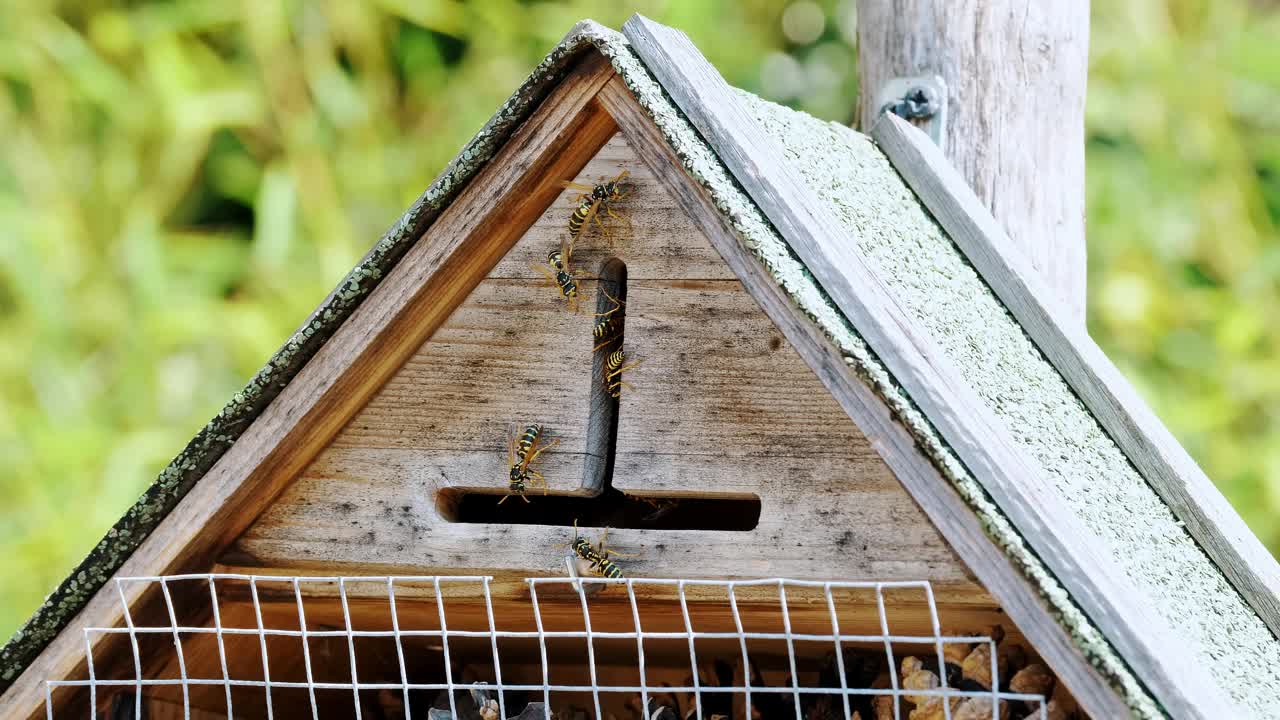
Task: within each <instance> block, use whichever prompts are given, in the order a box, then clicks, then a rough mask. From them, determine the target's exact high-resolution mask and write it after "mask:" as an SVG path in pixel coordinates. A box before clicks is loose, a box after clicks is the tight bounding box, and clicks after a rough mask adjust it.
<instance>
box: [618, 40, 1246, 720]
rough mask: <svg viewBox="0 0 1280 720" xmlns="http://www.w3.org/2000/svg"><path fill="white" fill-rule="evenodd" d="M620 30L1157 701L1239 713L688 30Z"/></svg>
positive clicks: (1205, 713) (1200, 713) (1195, 712)
mask: <svg viewBox="0 0 1280 720" xmlns="http://www.w3.org/2000/svg"><path fill="white" fill-rule="evenodd" d="M624 33H625V34H626V36H627V39H628V40H630V41H631V45H632V47H633V49H635V51H636V52H637V53H638V54H639V55H640V57H641V58H642V59H643V60H644V61H645V65H646V66H647V67H648V68H649V70H650V71H651V72H653V73H654V75H655V76H656V77H657V78H658V80H659V82H661V83H662V86H663V88H664V89H665V90H666V92H667V93H668V94H669V95H670V96H671V97H672V98H673V99H674V100H675V102H676V104H677V105H679V107H680V109H681V110H682V111H683V112H684V114H685V116H686V117H688V118H689V120H690V122H691V123H692V124H693V125H694V127H696V128H697V129H698V131H699V132H700V134H701V135H702V137H703V138H704V139H706V141H707V142H708V143H709V144H710V145H711V146H712V147H713V148H714V149H715V150H716V152H717V154H718V155H719V157H720V159H721V160H722V161H723V162H724V163H725V165H726V166H727V167H728V168H729V169H730V171H731V172H732V173H733V174H734V176H735V177H736V179H737V180H738V182H739V183H741V184H742V186H743V188H744V189H745V190H746V192H747V193H748V194H749V195H750V196H751V197H752V199H753V200H754V201H755V202H756V204H757V205H758V206H759V207H760V208H761V210H762V211H763V212H764V213H765V215H766V216H767V217H768V218H769V220H770V221H771V222H772V223H773V225H774V226H775V227H776V228H778V230H779V232H780V233H781V234H782V235H783V237H785V238H786V239H787V241H788V242H789V244H790V246H791V248H792V249H793V250H794V251H795V252H796V254H797V255H798V256H799V257H800V259H801V260H802V261H803V262H804V263H805V265H806V267H807V268H808V269H809V271H810V272H811V273H813V275H814V277H815V278H816V279H817V280H818V282H819V283H820V284H821V285H822V287H823V289H825V290H826V291H827V293H828V294H829V295H830V297H831V298H832V300H833V301H834V302H835V303H836V305H837V306H838V307H839V308H840V309H841V310H842V311H843V312H844V314H845V316H846V317H848V318H849V320H850V322H852V323H853V325H854V327H855V328H857V330H858V331H859V333H860V334H861V335H862V336H863V338H864V339H865V340H866V341H867V343H868V345H869V346H870V347H871V349H872V351H873V352H875V353H876V355H877V357H879V358H880V360H881V361H882V362H883V363H884V364H885V366H886V367H887V368H888V370H889V371H890V372H891V373H892V374H893V376H894V378H895V379H896V380H897V381H898V382H899V383H901V384H902V386H903V388H904V389H905V390H906V392H907V394H908V395H910V397H911V398H912V399H913V400H914V401H915V403H916V404H917V406H919V407H920V409H921V410H922V411H923V412H924V413H925V415H926V416H927V417H928V418H929V419H930V421H931V422H932V423H933V425H934V427H936V428H937V430H938V431H939V432H940V433H941V434H942V436H943V437H944V438H945V439H946V440H947V442H948V444H950V445H951V447H952V448H953V449H954V450H955V451H956V454H957V455H958V456H959V457H960V459H961V460H962V461H963V462H964V463H965V464H966V465H967V466H968V468H969V471H970V472H971V473H973V475H974V477H976V478H977V479H978V480H979V481H980V482H981V483H983V486H984V487H985V488H986V490H987V492H988V493H990V494H991V496H992V497H993V499H995V501H996V502H997V503H998V504H999V505H1000V507H1001V509H1002V510H1003V511H1004V512H1005V513H1006V514H1007V515H1008V516H1009V518H1010V519H1011V520H1012V521H1013V523H1014V525H1015V526H1016V527H1018V528H1019V530H1020V532H1021V533H1022V534H1023V536H1024V537H1025V538H1026V540H1027V541H1028V542H1029V543H1030V545H1031V546H1032V547H1033V548H1035V550H1036V551H1037V553H1038V554H1039V556H1040V557H1041V558H1042V559H1043V560H1044V561H1045V563H1046V565H1048V566H1049V567H1050V568H1051V569H1052V570H1053V572H1054V574H1055V575H1056V576H1057V577H1058V579H1059V581H1060V582H1062V584H1063V585H1064V586H1065V587H1066V588H1067V589H1068V590H1069V591H1070V592H1071V595H1072V597H1073V599H1074V600H1075V601H1076V602H1077V603H1078V604H1079V605H1080V606H1081V607H1082V608H1083V609H1084V610H1085V612H1086V613H1087V614H1088V615H1089V617H1090V619H1091V620H1092V621H1093V622H1094V623H1095V624H1096V625H1097V626H1098V627H1099V629H1101V630H1102V632H1103V633H1104V634H1105V635H1106V636H1107V638H1108V640H1110V641H1111V642H1112V643H1113V644H1114V645H1115V646H1116V648H1117V649H1118V650H1119V652H1120V653H1121V654H1122V655H1123V656H1124V657H1125V658H1126V659H1127V660H1128V661H1129V662H1130V663H1131V664H1132V666H1133V667H1134V669H1135V672H1137V673H1138V675H1139V677H1141V678H1142V680H1143V681H1144V682H1145V683H1146V684H1147V686H1148V687H1149V688H1150V689H1151V691H1152V692H1153V694H1154V695H1155V697H1156V698H1157V699H1158V700H1159V701H1160V702H1161V704H1162V705H1164V707H1165V708H1167V709H1168V710H1169V711H1170V712H1172V713H1174V714H1175V715H1178V716H1185V717H1205V718H1209V717H1222V716H1223V714H1224V713H1228V712H1229V711H1228V708H1230V707H1231V706H1230V705H1229V704H1228V703H1227V702H1226V701H1225V700H1223V699H1222V698H1221V697H1220V696H1219V692H1218V690H1217V688H1216V687H1213V686H1212V685H1210V684H1209V683H1208V682H1206V681H1205V679H1204V676H1203V673H1202V672H1200V671H1199V669H1198V668H1195V667H1194V666H1192V664H1191V662H1190V658H1187V657H1185V656H1184V654H1183V653H1181V651H1180V648H1176V647H1173V646H1172V645H1171V644H1170V643H1169V642H1167V640H1166V638H1167V637H1168V631H1167V629H1166V627H1165V626H1164V625H1163V624H1162V623H1161V622H1159V621H1158V620H1157V619H1156V618H1153V617H1151V615H1150V613H1148V612H1146V611H1145V609H1144V608H1142V607H1139V606H1138V605H1137V604H1136V603H1134V602H1133V600H1132V598H1133V597H1134V592H1133V590H1132V584H1131V583H1129V582H1128V581H1127V579H1126V578H1125V577H1124V576H1123V574H1122V573H1121V572H1120V571H1119V569H1118V568H1117V567H1116V565H1115V563H1114V562H1113V561H1112V560H1111V559H1110V558H1109V557H1108V556H1107V555H1106V554H1105V552H1104V551H1103V549H1102V548H1100V547H1099V546H1098V544H1097V543H1096V542H1095V541H1094V540H1093V539H1092V537H1091V535H1090V534H1089V533H1088V532H1087V530H1086V529H1085V527H1084V525H1083V524H1082V523H1080V522H1079V521H1078V520H1077V519H1076V518H1075V517H1074V516H1072V515H1070V513H1067V512H1064V511H1063V510H1062V508H1061V501H1060V499H1059V498H1058V497H1057V495H1056V492H1055V490H1054V489H1053V488H1052V487H1051V486H1050V485H1049V483H1048V482H1047V480H1046V479H1045V478H1043V477H1040V476H1039V475H1038V474H1037V473H1036V471H1035V470H1034V468H1035V464H1034V462H1032V461H1031V460H1030V459H1028V458H1026V457H1025V456H1024V454H1023V453H1022V452H1021V451H1020V450H1019V449H1018V448H1017V446H1016V445H1015V444H1014V442H1013V441H1012V439H1011V438H1009V437H1008V434H1007V432H1005V431H1004V430H1003V429H1002V426H1001V425H1000V423H999V421H998V420H997V419H996V418H995V417H994V416H993V415H992V413H991V411H990V410H989V409H988V408H987V407H985V406H984V405H983V404H982V402H981V401H980V400H979V399H978V398H977V396H976V393H975V392H974V390H973V389H972V388H971V387H969V386H968V385H967V384H966V383H965V382H964V381H963V380H962V378H961V375H960V373H959V372H957V371H956V369H955V368H954V367H952V366H951V363H950V362H949V361H948V360H947V358H946V357H945V356H944V354H943V353H942V352H941V351H939V350H938V348H936V347H935V346H934V344H933V343H932V341H931V340H930V339H929V338H928V337H926V336H924V335H922V334H921V333H919V332H918V331H917V330H916V329H915V328H914V323H913V322H912V321H911V318H910V317H909V316H908V315H907V313H906V312H904V311H903V309H902V308H901V307H900V306H898V305H897V303H896V302H895V301H894V298H893V296H892V295H891V294H890V293H889V291H888V290H887V289H886V288H885V287H884V285H883V284H882V283H881V282H880V280H879V279H878V278H877V277H876V276H875V275H874V274H873V273H872V272H871V271H870V269H869V268H868V267H867V266H866V264H865V262H864V261H863V259H862V258H861V257H859V256H858V255H857V254H856V253H855V252H854V249H853V248H854V244H853V243H850V242H849V241H848V239H847V237H846V236H847V233H846V232H845V230H844V229H843V228H841V227H840V226H839V225H838V224H837V223H836V221H835V219H834V218H833V217H832V216H831V212H830V210H829V209H828V208H826V207H825V206H824V205H823V204H822V203H821V202H820V201H819V200H818V199H817V197H816V196H815V195H814V194H813V193H812V192H810V191H809V190H808V189H807V188H806V186H805V184H804V181H803V180H802V179H801V178H800V177H799V175H798V173H797V172H796V171H795V170H794V169H792V168H791V167H790V166H789V165H788V164H787V161H786V160H785V158H783V157H782V156H781V155H780V154H779V152H778V150H777V148H776V146H775V144H774V143H772V142H770V141H769V140H768V139H766V138H765V137H764V136H763V133H762V131H761V130H760V129H759V128H758V127H757V126H756V125H755V124H754V122H753V121H752V120H751V118H750V116H749V115H748V114H747V112H746V111H745V109H744V108H742V107H741V105H740V103H739V100H738V98H737V96H736V95H735V94H734V93H733V91H732V90H731V88H730V87H729V86H728V84H727V83H725V81H724V79H723V78H722V77H721V76H720V74H719V73H718V72H717V71H716V70H715V68H713V67H712V66H711V65H710V63H708V62H707V60H706V58H704V57H703V56H702V55H701V53H699V52H698V51H697V49H696V48H695V47H694V46H693V44H692V43H691V42H690V41H689V39H688V37H686V36H685V35H684V34H683V33H681V32H679V31H676V30H674V29H672V28H668V27H665V26H662V25H659V24H657V23H654V22H652V21H650V20H648V19H646V18H643V17H641V16H639V15H636V16H633V17H632V18H631V19H630V20H628V21H627V23H626V25H625V26H624Z"/></svg>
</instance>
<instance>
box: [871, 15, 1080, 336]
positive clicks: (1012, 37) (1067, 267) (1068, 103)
mask: <svg viewBox="0 0 1280 720" xmlns="http://www.w3.org/2000/svg"><path fill="white" fill-rule="evenodd" d="M1088 50H1089V3H1088V2H1056V3H1035V2H1026V1H1025V0H963V1H957V0H892V1H891V2H886V1H885V0H860V2H858V79H859V88H860V89H861V97H860V98H859V117H860V127H861V128H863V129H864V132H865V131H867V130H869V129H870V128H871V127H872V126H874V125H875V123H876V120H877V119H878V118H879V116H880V108H878V107H873V105H874V98H875V94H876V93H877V92H879V91H880V88H881V87H883V85H884V84H885V83H886V82H887V81H889V80H890V79H892V78H895V77H911V76H917V75H939V76H941V77H942V78H943V80H945V81H946V84H947V92H948V94H949V95H950V97H949V101H948V105H947V113H948V117H947V130H946V137H945V138H944V139H943V144H944V146H945V152H946V156H947V158H948V159H949V160H950V161H951V163H952V164H953V165H954V166H955V167H956V168H957V169H958V170H959V172H960V175H961V177H963V178H964V179H965V180H966V182H968V184H969V186H970V187H972V188H974V189H975V190H976V191H977V195H978V197H979V198H981V200H982V203H983V205H984V206H986V207H987V208H989V209H990V210H991V212H992V214H993V215H994V216H995V217H996V218H997V219H998V220H999V221H1000V224H1001V225H1002V226H1003V227H1005V228H1008V232H1009V236H1010V237H1011V238H1012V239H1013V241H1014V242H1015V243H1016V244H1017V247H1018V248H1019V249H1020V250H1021V251H1022V252H1023V254H1024V255H1025V256H1026V257H1027V258H1028V259H1029V260H1030V262H1031V266H1032V267H1033V268H1035V270H1036V271H1037V272H1038V273H1039V274H1040V276H1041V278H1042V279H1043V280H1044V281H1045V284H1046V285H1047V286H1048V287H1049V288H1051V289H1052V291H1053V297H1054V298H1056V299H1058V301H1059V302H1060V303H1061V304H1062V308H1061V310H1062V316H1063V317H1064V318H1065V319H1068V320H1070V321H1072V322H1074V323H1076V324H1078V325H1081V326H1083V325H1084V308H1085V281H1086V267H1085V235H1084V99H1085V82H1086V75H1087V65H1088Z"/></svg>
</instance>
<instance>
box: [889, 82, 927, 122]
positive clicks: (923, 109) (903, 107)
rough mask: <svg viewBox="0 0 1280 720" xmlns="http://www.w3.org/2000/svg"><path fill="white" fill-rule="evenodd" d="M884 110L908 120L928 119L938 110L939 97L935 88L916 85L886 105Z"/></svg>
mask: <svg viewBox="0 0 1280 720" xmlns="http://www.w3.org/2000/svg"><path fill="white" fill-rule="evenodd" d="M884 110H888V111H889V112H891V113H893V114H894V115H897V116H898V117H900V118H903V119H906V120H927V119H929V118H931V117H933V116H934V115H935V114H937V112H938V99H937V98H936V97H935V96H934V90H933V88H930V87H927V86H924V85H916V86H914V87H912V88H910V89H909V90H907V92H906V94H905V95H903V96H902V97H901V98H900V99H898V100H897V101H896V102H891V103H889V104H887V105H885V107H884Z"/></svg>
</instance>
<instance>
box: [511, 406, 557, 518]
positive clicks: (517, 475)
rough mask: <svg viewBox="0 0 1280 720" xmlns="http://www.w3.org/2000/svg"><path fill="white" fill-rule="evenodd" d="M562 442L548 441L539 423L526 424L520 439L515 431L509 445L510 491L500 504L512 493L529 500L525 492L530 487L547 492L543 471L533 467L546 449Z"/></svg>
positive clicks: (526, 500) (543, 492)
mask: <svg viewBox="0 0 1280 720" xmlns="http://www.w3.org/2000/svg"><path fill="white" fill-rule="evenodd" d="M559 442H560V439H559V438H556V439H555V440H552V441H551V442H546V440H545V437H544V436H543V434H542V426H541V425H538V424H537V423H533V424H530V425H526V426H525V428H524V432H523V433H521V435H520V437H519V439H517V438H516V436H515V435H514V433H513V434H512V436H511V440H510V442H509V443H508V447H507V456H508V460H509V461H510V463H511V472H510V475H509V477H508V483H509V484H508V487H507V489H508V491H509V492H508V493H507V494H506V495H503V496H502V499H501V500H499V501H498V504H499V505H501V504H502V503H504V502H506V501H507V498H509V497H511V496H512V495H519V496H520V499H522V500H524V501H525V502H529V498H528V497H526V496H525V493H526V492H527V491H528V490H529V489H530V488H537V487H540V488H542V494H543V495H545V494H547V479H546V478H544V477H543V476H542V473H540V472H538V471H537V470H534V469H533V467H532V466H533V462H534V461H535V460H537V459H538V456H539V455H541V454H542V453H543V452H544V451H546V450H549V449H551V448H553V447H555V446H556V444H558V443H559Z"/></svg>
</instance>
